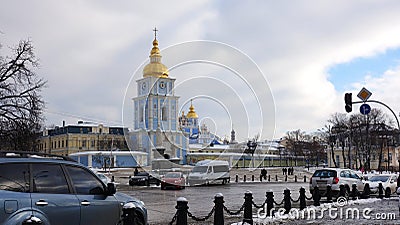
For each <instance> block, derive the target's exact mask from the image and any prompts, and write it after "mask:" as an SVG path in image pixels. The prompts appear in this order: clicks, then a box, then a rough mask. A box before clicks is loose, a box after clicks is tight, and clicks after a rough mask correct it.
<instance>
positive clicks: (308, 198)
mask: <svg viewBox="0 0 400 225" xmlns="http://www.w3.org/2000/svg"><path fill="white" fill-rule="evenodd" d="M305 197H306V200H312V199H313V196H312V195H311V197H307V195H305Z"/></svg>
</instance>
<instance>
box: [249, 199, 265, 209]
mask: <svg viewBox="0 0 400 225" xmlns="http://www.w3.org/2000/svg"><path fill="white" fill-rule="evenodd" d="M251 203H252V205H253V206H254V207H255V208H257V209H261V208H264V206H265V204H266V203H267V199H265V201H264V202H263V204H262V205H257V204H256V203H255V202H254V201H251Z"/></svg>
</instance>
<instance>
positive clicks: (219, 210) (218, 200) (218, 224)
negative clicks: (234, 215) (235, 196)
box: [214, 193, 224, 225]
mask: <svg viewBox="0 0 400 225" xmlns="http://www.w3.org/2000/svg"><path fill="white" fill-rule="evenodd" d="M214 204H215V213H214V225H224V196H223V195H222V194H221V193H218V194H216V195H215V197H214Z"/></svg>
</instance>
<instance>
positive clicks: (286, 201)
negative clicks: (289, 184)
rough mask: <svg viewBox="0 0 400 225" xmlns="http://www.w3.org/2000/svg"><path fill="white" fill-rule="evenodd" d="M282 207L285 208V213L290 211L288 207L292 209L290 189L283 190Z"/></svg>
mask: <svg viewBox="0 0 400 225" xmlns="http://www.w3.org/2000/svg"><path fill="white" fill-rule="evenodd" d="M283 202H284V204H283V208H284V209H285V214H288V213H289V212H290V209H292V202H291V200H290V190H289V189H285V190H284V191H283Z"/></svg>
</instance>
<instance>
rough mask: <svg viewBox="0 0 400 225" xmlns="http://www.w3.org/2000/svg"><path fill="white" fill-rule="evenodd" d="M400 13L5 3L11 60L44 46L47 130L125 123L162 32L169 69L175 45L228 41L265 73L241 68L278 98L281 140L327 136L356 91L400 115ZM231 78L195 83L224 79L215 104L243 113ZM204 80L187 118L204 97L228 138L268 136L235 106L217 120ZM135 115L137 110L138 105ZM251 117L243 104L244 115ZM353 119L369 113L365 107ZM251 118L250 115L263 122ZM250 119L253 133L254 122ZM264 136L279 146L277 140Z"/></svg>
mask: <svg viewBox="0 0 400 225" xmlns="http://www.w3.org/2000/svg"><path fill="white" fill-rule="evenodd" d="M399 12H400V2H399V1H396V0H393V1H384V0H382V1H366V0H362V1H348V0H345V1H337V0H336V1H293V0H291V1H246V2H244V1H203V0H201V1H172V0H170V1H99V0H95V1H72V0H71V1H51V0H48V1H46V0H40V1H36V0H32V1H19V0H13V1H2V3H1V8H0V43H1V44H2V45H3V47H2V49H1V50H0V51H1V54H2V55H4V54H6V53H7V49H8V47H11V46H14V45H16V44H17V43H18V42H19V40H21V39H30V40H31V41H32V42H33V44H34V46H35V53H36V56H37V57H38V58H39V59H40V68H39V70H37V73H38V74H39V75H40V76H42V77H43V78H44V79H45V80H47V81H48V87H47V88H46V89H45V90H44V91H43V97H44V99H45V101H46V103H47V104H46V105H47V109H46V110H45V116H46V119H47V120H46V124H47V125H50V124H55V125H61V124H62V121H63V120H65V121H66V122H67V123H68V124H72V123H76V122H77V121H78V120H86V121H94V122H101V123H105V124H109V125H121V124H122V118H123V115H122V114H123V112H126V111H127V110H123V109H122V107H123V106H122V105H123V102H124V101H125V99H126V98H132V97H134V96H129V95H131V94H130V90H128V91H127V93H128V96H125V92H126V90H127V88H128V87H130V86H134V85H136V82H134V81H133V84H134V85H132V83H130V81H131V79H135V78H134V77H135V71H139V73H141V70H140V67H141V66H143V63H146V60H148V56H149V53H150V49H151V47H152V41H153V38H154V33H153V31H152V29H153V28H154V27H155V26H157V29H158V30H159V32H158V40H159V44H160V48H161V49H162V50H163V52H162V54H163V62H164V63H165V64H166V66H168V67H172V66H175V65H168V62H173V59H171V58H172V56H173V54H172V56H171V54H168V50H169V49H170V50H171V47H170V46H176V45H179V44H181V43H186V42H190V41H193V40H209V41H215V42H218V43H223V44H224V45H226V46H230V47H232V49H236V50H238V51H239V52H241V53H243V55H245V56H247V57H248V59H249V61H250V62H253V63H254V65H256V67H257V66H258V68H259V69H260V72H261V73H262V76H263V78H262V79H264V80H262V81H261V79H260V77H259V74H257V75H255V74H256V73H254V72H253V71H252V70H251V68H250V67H247V66H246V65H247V64H245V63H244V62H243V61H240V60H239V61H237V62H236V63H234V64H236V65H239V66H240V67H242V68H243V70H244V71H242V72H241V73H240V74H241V76H243V78H244V80H245V81H249V84H250V86H251V87H252V89H254V90H255V91H254V93H257V95H262V94H260V93H262V92H263V91H264V90H265V93H266V95H268V96H269V95H272V96H273V99H272V98H267V100H265V99H263V98H262V97H260V99H261V100H260V101H261V103H259V104H261V105H262V107H261V111H264V112H265V111H266V109H265V107H267V108H273V109H274V110H273V111H274V113H270V112H268V113H264V114H263V115H262V117H264V120H265V121H263V122H262V123H260V124H263V125H262V126H263V128H262V129H263V130H264V131H265V130H270V129H271V127H272V128H274V127H275V128H276V131H275V132H276V133H275V138H280V137H281V136H282V135H284V134H285V133H286V132H287V131H290V130H296V129H301V130H304V131H307V132H312V131H316V130H317V129H319V128H322V127H323V126H324V125H325V124H326V120H327V119H328V118H329V116H330V114H332V113H334V112H345V111H344V101H343V96H344V93H345V92H352V93H353V100H354V101H355V100H358V99H356V98H357V97H356V95H357V93H358V91H359V90H360V89H361V88H362V87H366V88H367V89H369V90H370V91H371V92H372V93H373V94H372V97H371V99H374V100H379V101H383V102H385V103H386V104H387V105H389V106H391V107H392V109H393V110H394V111H395V112H396V114H399V112H400V104H399V103H400V91H399V85H400V61H399V60H400V48H399V47H400V13H399ZM168 47H170V48H168ZM230 47H227V49H230ZM190 53H191V54H195V53H193V52H192V51H191V52H190ZM199 54H200V53H199ZM202 54H204V52H203V53H202ZM167 55H168V57H169V59H167ZM221 55H222V56H221V57H222V58H224V57H230V56H226V55H225V56H224V54H221ZM175 56H176V55H175ZM221 60H222V59H221ZM231 62H235V59H234V58H232V59H231ZM242 63H243V64H242ZM250 64H251V63H249V64H248V65H250ZM138 68H139V69H138ZM189 68H190V67H188V68H186V71H188V70H189ZM247 69H248V70H247ZM174 71H175V72H176V74H175V75H174ZM182 71H185V70H184V68H182ZM189 71H190V70H189ZM204 71H208V70H207V68H205V69H204ZM204 71H203V72H204ZM245 71H249V72H247V73H246V72H245ZM181 73H183V72H181ZM181 73H179V68H178V69H176V70H171V71H170V76H171V77H174V78H176V79H177V81H176V83H179V82H182V80H186V79H187V78H184V77H183V75H182V76H181V75H180V74H181ZM217 73H218V74H217ZM225 73H226V74H227V75H226V76H227V77H229V76H230V75H229V74H231V75H232V74H234V73H232V71H229V70H227V69H226V67H225V69H224V67H223V69H221V68H219V70H216V69H215V68H214V70H210V71H208V72H207V73H206V72H204V74H199V71H198V68H197V71H195V72H193V73H192V74H191V75H192V76H196V75H197V76H199V77H201V76H206V77H207V78H208V82H210V80H211V79H214V80H216V81H217V83H212V85H216V87H213V88H212V89H213V90H214V92H213V95H212V97H213V98H214V100H220V102H222V103H223V104H220V106H221V105H223V106H224V107H225V106H227V105H231V102H232V101H233V100H232V99H230V100H229V98H228V97H227V96H232V98H233V99H241V102H252V100H251V99H250V100H248V98H247V94H246V92H245V91H242V89H240V90H237V88H235V85H233V84H230V85H228V86H229V87H233V89H235V90H234V91H233V92H232V93H229V91H226V90H224V88H223V87H221V88H218V85H217V84H218V82H219V83H221V85H222V86H226V84H227V83H224V82H222V81H224V80H225V79H224V76H219V75H221V74H225ZM227 80H229V78H227ZM255 80H260V82H259V83H258V82H257V81H255ZM192 82H193V83H190V82H188V83H185V82H183V84H186V85H181V87H182V89H180V90H179V89H178V88H177V90H176V94H179V95H180V96H181V107H183V110H185V111H187V110H188V109H187V108H188V100H189V99H191V98H198V101H197V103H198V104H197V105H196V99H195V100H194V104H195V107H196V111H197V112H198V114H199V116H200V118H202V117H203V118H208V120H209V121H212V123H214V124H215V127H214V128H211V129H214V130H216V132H217V133H218V135H220V136H225V135H229V131H230V129H231V128H232V126H233V127H234V128H235V130H236V131H237V135H238V137H239V139H240V140H244V139H245V138H246V137H247V136H250V137H251V136H254V135H255V133H256V132H257V131H253V130H251V129H249V128H248V127H247V128H246V125H244V124H242V121H240V119H237V117H239V118H242V117H241V116H240V115H239V116H237V117H234V116H233V117H232V118H228V117H229V116H226V117H225V118H224V116H223V115H225V114H226V115H231V114H233V112H234V111H235V109H234V108H233V109H231V108H229V107H225V108H226V109H227V110H225V111H226V112H228V113H226V112H221V113H220V114H218V115H211V114H210V112H213V111H212V110H211V111H210V109H209V107H208V106H211V105H210V104H211V103H208V104H209V105H207V101H204V99H205V98H203V99H201V98H199V96H200V95H202V94H204V93H202V92H201V91H198V90H197V89H202V86H201V85H195V84H197V83H196V82H195V81H193V79H192ZM228 83H229V82H228ZM261 83H262V84H261ZM209 85H211V84H208V85H206V86H209ZM183 87H186V89H184V88H183ZM190 88H192V89H193V92H192V93H191V92H190V91H188V90H190ZM128 89H129V88H128ZM210 89H211V88H210ZM196 90H197V91H196ZM215 90H220V92H219V93H218V92H216V91H215ZM231 91H232V90H231ZM258 97H259V96H258ZM214 102H218V101H214ZM185 104H186V105H185ZM232 105H234V104H232ZM244 105H245V104H244ZM125 106H126V105H125ZM242 106H243V104H242ZM128 107H131V108H132V111H133V106H128ZM224 107H222V106H221V108H224ZM372 107H379V108H380V107H381V106H379V105H372ZM217 108H218V107H217ZM247 108H248V109H246V110H248V111H250V112H251V113H254V111H257V107H255V108H254V110H253V108H252V107H247ZM241 110H243V107H242V108H241V109H238V110H236V111H241ZM246 110H244V111H246ZM353 111H356V112H357V111H358V105H355V106H353ZM128 112H129V110H128ZM385 112H388V111H386V110H385ZM224 113H225V114H224ZM251 113H244V115H246V116H247V117H251V118H253V117H257V116H259V115H252V114H251ZM251 118H250V120H251ZM243 120H244V119H243ZM205 121H206V120H205ZM246 121H247V125H248V126H252V127H253V125H251V122H250V123H249V122H248V121H249V118H247V119H246ZM272 121H273V122H272ZM124 123H127V124H128V125H131V122H126V121H124ZM249 124H250V125H249ZM216 127H218V128H216ZM262 136H263V138H268V139H270V138H271V137H270V134H269V132H267V133H263V134H262Z"/></svg>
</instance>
